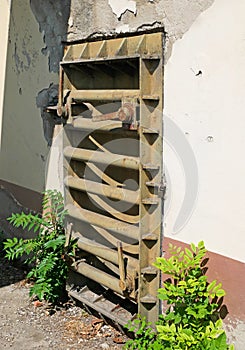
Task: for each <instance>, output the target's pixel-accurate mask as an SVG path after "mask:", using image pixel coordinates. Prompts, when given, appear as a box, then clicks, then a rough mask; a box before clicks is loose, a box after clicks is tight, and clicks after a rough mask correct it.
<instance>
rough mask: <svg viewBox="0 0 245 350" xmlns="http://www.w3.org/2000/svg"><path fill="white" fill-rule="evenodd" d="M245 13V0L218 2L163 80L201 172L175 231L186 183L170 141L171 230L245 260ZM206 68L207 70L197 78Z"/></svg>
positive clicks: (171, 111)
mask: <svg viewBox="0 0 245 350" xmlns="http://www.w3.org/2000/svg"><path fill="white" fill-rule="evenodd" d="M244 13H245V1H241V0H233V1H230V0H216V1H215V2H214V4H213V5H212V6H211V7H210V8H209V9H208V10H206V11H205V12H204V13H202V14H201V15H200V16H199V17H198V18H197V19H196V21H195V23H194V24H193V25H192V26H191V28H190V29H189V31H188V32H187V33H185V34H184V36H183V38H182V39H181V40H178V41H177V42H176V43H175V44H174V46H173V51H172V55H171V57H170V59H169V60H168V62H167V64H166V67H165V86H164V91H165V110H164V113H165V115H167V116H168V117H169V118H171V119H172V120H173V121H174V122H175V123H176V124H177V125H178V127H180V128H181V130H182V131H183V133H184V134H185V137H186V139H187V140H188V141H189V143H190V145H191V147H192V149H193V151H194V154H195V157H196V161H197V165H198V171H199V179H198V182H199V194H198V200H197V202H196V204H195V207H194V211H193V213H192V216H191V218H190V220H189V221H188V222H187V223H186V225H185V226H184V227H183V228H182V230H180V231H179V232H177V233H175V234H173V231H172V229H173V226H174V223H175V220H176V216H177V213H178V211H179V210H180V206H181V202H182V200H183V197H184V190H185V184H184V172H183V169H182V170H181V166H180V160H179V158H178V156H179V155H177V156H176V155H175V154H174V152H173V151H172V150H171V149H170V148H169V147H168V146H166V150H165V154H164V157H165V163H166V167H167V169H168V171H169V172H170V178H171V194H170V193H168V194H167V195H168V196H170V195H171V204H170V207H169V210H168V214H167V215H166V221H165V236H168V237H172V238H175V239H178V240H181V241H185V242H190V241H192V242H198V241H199V240H201V239H203V240H204V241H205V242H206V245H207V248H208V249H209V250H211V251H214V252H217V253H220V254H223V255H226V256H229V257H231V258H234V259H237V260H241V261H244V259H245V255H244V246H245V239H244V237H245V219H244V218H245V162H244V151H245V108H244V107H245V103H244V101H245V22H244ZM199 70H200V71H202V74H199V75H198V76H196V74H197V73H198V72H199ZM166 124H167V123H166ZM165 136H166V138H168V127H167V125H166V128H165ZM210 136H211V138H210ZM208 137H209V138H208ZM210 141H211V142H210ZM180 156H181V155H180Z"/></svg>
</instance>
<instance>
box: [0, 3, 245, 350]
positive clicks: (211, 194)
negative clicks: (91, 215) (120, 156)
mask: <svg viewBox="0 0 245 350" xmlns="http://www.w3.org/2000/svg"><path fill="white" fill-rule="evenodd" d="M244 12H245V3H244V1H240V0H234V1H232V2H231V1H229V0H215V1H214V0H198V1H197V0H121V1H120V2H119V1H116V0H98V1H94V0H83V1H81V0H63V1H62V0H59V1H58V0H57V1H52V0H39V1H38V0H21V1H19V0H12V4H11V11H10V1H8V0H1V12H0V19H1V21H0V29H1V30H0V39H1V42H2V64H1V67H0V130H1V128H2V134H1V135H2V139H1V154H0V180H3V181H5V182H8V183H10V184H16V185H18V186H19V188H23V189H24V190H25V191H27V190H26V189H31V190H33V191H37V192H41V191H42V190H43V189H44V188H45V187H46V188H58V189H61V186H62V176H63V175H62V161H61V158H62V152H61V149H62V143H61V137H60V136H61V134H60V129H61V128H62V126H61V125H55V124H56V122H55V120H54V119H53V117H52V115H50V114H49V113H47V111H46V107H47V106H48V105H55V104H56V102H57V84H58V74H57V72H58V66H59V61H60V60H61V58H62V55H63V44H62V41H63V40H64V41H66V40H68V41H72V40H81V39H90V38H96V37H100V36H110V35H115V34H118V33H121V32H136V31H142V30H149V29H152V28H158V27H161V28H163V29H164V31H165V36H166V41H165V55H164V59H165V78H164V100H165V103H164V105H165V107H164V115H165V120H166V117H167V118H169V120H171V121H173V122H174V123H175V124H176V125H177V127H178V128H179V130H181V132H182V133H183V135H184V136H183V137H185V138H186V140H187V141H188V142H189V144H190V145H191V148H192V150H193V154H194V155H195V158H196V162H197V166H198V173H199V175H198V176H199V178H198V182H199V194H198V200H197V202H196V205H195V207H194V210H193V212H192V216H191V217H190V220H189V221H188V222H187V223H186V224H185V225H184V226H183V228H182V229H181V230H180V231H178V232H173V226H174V223H175V220H176V216H177V213H178V211H179V209H180V205H181V203H182V200H183V196H184V191H185V179H184V177H185V176H184V174H183V169H182V168H181V164H180V162H179V159H178V157H176V156H175V155H174V153H173V152H172V150H171V149H170V148H169V146H168V145H167V144H166V147H165V153H164V161H165V164H166V169H167V170H168V172H169V173H170V176H171V184H170V183H168V189H169V188H170V187H171V203H170V206H169V208H168V212H167V213H166V217H165V235H166V236H168V237H171V238H175V239H177V240H179V241H183V242H190V241H194V242H197V241H199V240H200V239H204V241H205V243H206V245H207V248H208V249H209V250H211V251H213V252H216V253H219V254H222V255H225V256H228V257H230V258H233V259H236V260H239V261H244V252H243V247H244V244H245V242H244V228H245V227H244V220H243V216H244V212H245V206H244V197H245V185H244V178H245V167H244V165H243V163H242V160H241V159H242V150H243V149H244V147H245V143H244V135H243V130H244V128H245V123H244V120H245V119H244V115H243V114H244V92H245V68H244V67H245V66H244V59H245V46H244V37H245V30H244V18H243V17H244V15H243V14H244ZM9 13H10V25H8V21H9V18H8V15H9ZM231 14H232V16H231ZM8 28H9V29H10V30H9V37H8ZM7 39H8V40H7ZM6 57H7V63H6V67H5V61H6V60H5V58H6ZM164 133H165V138H166V139H167V140H168V137H169V133H170V131H169V129H168V125H167V124H166V123H165V130H164ZM54 135H55V136H56V138H55V139H54ZM52 139H53V147H52V148H51V149H50V148H49V147H48V146H50V145H51V142H52ZM170 185H171V186H170ZM24 190H23V192H19V193H23V195H24ZM13 192H14V190H13ZM31 193H34V192H31ZM167 196H169V192H168V193H167ZM167 199H168V197H167ZM0 203H4V204H6V205H4V206H2V207H1V208H0V209H1V212H0V216H1V218H3V217H4V216H5V217H6V216H8V215H9V214H10V212H12V211H16V210H21V208H22V207H21V206H20V205H19V204H18V203H17V202H16V201H15V199H14V198H13V196H11V195H10V194H9V193H7V192H6V190H5V189H1V190H0ZM6 210H7V211H6ZM4 228H5V229H6V230H8V227H4ZM173 233H174V234H173ZM224 272H225V271H224ZM237 278H239V276H237ZM227 283H228V282H227ZM230 316H231V320H230V323H229V324H228V325H227V327H228V328H229V329H230V330H231V331H232V336H233V337H234V339H235V341H236V350H243V347H244V346H243V342H244V341H243V334H244V323H243V321H240V320H238V319H232V315H230ZM235 327H236V330H235Z"/></svg>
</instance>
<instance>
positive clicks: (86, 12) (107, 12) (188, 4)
mask: <svg viewBox="0 0 245 350" xmlns="http://www.w3.org/2000/svg"><path fill="white" fill-rule="evenodd" d="M118 3H119V2H117V1H111V0H100V1H91V0H85V1H79V0H71V14H70V20H69V23H72V26H70V28H69V34H68V40H80V39H84V38H87V37H91V35H92V36H95V37H96V36H100V35H102V34H104V35H109V34H113V33H118V32H121V31H122V32H125V31H126V32H135V31H137V30H147V29H151V28H154V27H156V28H157V27H164V30H165V32H166V37H167V40H166V47H165V49H166V53H165V60H167V58H168V57H169V56H170V54H171V47H172V44H173V43H174V42H175V41H176V40H177V39H179V38H181V37H182V36H183V34H184V33H185V32H186V31H187V30H188V29H189V28H190V27H191V25H192V23H193V22H194V21H195V19H196V18H197V17H198V16H199V15H200V14H201V13H202V12H203V11H205V10H206V9H207V8H208V7H209V6H210V5H211V4H212V3H213V0H199V1H196V0H175V1H173V0H153V1H149V0H140V1H129V0H123V1H120V7H119V4H118ZM134 4H135V5H136V6H135V7H134ZM136 12H137V14H136ZM81 14H82V15H81Z"/></svg>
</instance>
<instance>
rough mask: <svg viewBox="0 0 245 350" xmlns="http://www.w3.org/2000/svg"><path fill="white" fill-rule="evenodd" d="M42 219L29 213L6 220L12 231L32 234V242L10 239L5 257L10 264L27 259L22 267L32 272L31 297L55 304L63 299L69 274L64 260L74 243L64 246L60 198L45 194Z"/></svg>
mask: <svg viewBox="0 0 245 350" xmlns="http://www.w3.org/2000/svg"><path fill="white" fill-rule="evenodd" d="M42 204H43V212H44V214H43V216H42V217H41V216H40V215H39V214H36V215H34V214H32V213H28V214H25V213H23V212H22V213H20V214H19V213H18V214H12V216H11V217H10V218H8V220H9V222H10V223H11V224H13V225H14V226H15V227H22V228H23V229H26V230H28V231H30V230H33V231H34V233H35V234H36V237H35V238H31V239H23V238H20V239H18V238H16V237H15V238H13V239H7V240H6V241H5V242H4V250H5V252H6V254H5V256H6V257H7V258H8V259H9V260H13V259H16V258H19V257H21V256H23V255H24V257H25V256H27V258H26V259H25V263H27V264H30V266H31V270H30V272H29V273H28V275H27V278H31V279H33V280H34V284H33V286H32V287H31V288H30V296H36V297H38V299H39V300H43V299H44V300H47V301H49V302H52V303H55V302H57V301H60V300H61V299H62V298H63V297H64V296H65V283H66V278H67V274H68V265H67V262H66V257H67V256H72V255H73V248H74V246H75V241H74V240H72V241H71V242H69V244H68V245H65V242H66V238H65V229H64V219H65V215H66V211H65V210H64V203H63V197H62V194H61V193H60V192H58V191H56V190H52V191H51V190H48V191H46V192H45V193H44V197H43V203H42Z"/></svg>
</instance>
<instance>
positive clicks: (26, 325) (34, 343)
mask: <svg viewBox="0 0 245 350" xmlns="http://www.w3.org/2000/svg"><path fill="white" fill-rule="evenodd" d="M24 277H25V272H24V270H23V269H20V268H18V267H15V266H13V265H11V264H10V263H9V262H8V261H6V260H5V259H3V258H1V257H0V349H4V350H5V349H12V350H37V349H42V350H46V349H47V350H53V349H55V350H68V349H69V350H70V349H72V350H78V349H90V350H92V349H93V350H99V349H104V350H106V349H115V350H116V349H117V350H120V349H122V348H123V344H124V343H125V341H126V337H125V336H123V335H122V334H120V333H119V332H118V331H117V330H115V329H114V328H112V327H110V326H109V325H107V324H105V323H104V322H103V320H101V319H98V318H95V317H94V316H91V315H88V314H87V313H86V312H85V311H84V310H83V309H81V308H80V307H78V306H76V305H75V304H74V303H72V302H68V303H67V304H66V307H65V308H64V307H63V308H59V309H56V310H54V309H52V308H50V306H49V305H47V304H42V303H38V302H34V301H33V300H31V299H30V298H29V285H28V283H26V281H25V279H24Z"/></svg>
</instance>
